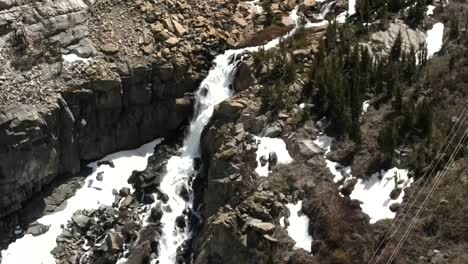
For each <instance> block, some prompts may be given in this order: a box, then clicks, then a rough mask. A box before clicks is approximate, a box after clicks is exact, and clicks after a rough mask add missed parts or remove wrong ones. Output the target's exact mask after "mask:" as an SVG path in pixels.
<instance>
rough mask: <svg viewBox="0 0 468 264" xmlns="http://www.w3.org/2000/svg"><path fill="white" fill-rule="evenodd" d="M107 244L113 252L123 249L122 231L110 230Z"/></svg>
mask: <svg viewBox="0 0 468 264" xmlns="http://www.w3.org/2000/svg"><path fill="white" fill-rule="evenodd" d="M106 245H107V247H108V249H109V250H110V251H112V252H113V253H116V252H120V251H122V250H123V237H122V235H121V234H120V233H117V232H110V233H108V234H107V237H106Z"/></svg>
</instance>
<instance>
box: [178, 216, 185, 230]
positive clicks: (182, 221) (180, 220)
mask: <svg viewBox="0 0 468 264" xmlns="http://www.w3.org/2000/svg"><path fill="white" fill-rule="evenodd" d="M175 224H176V226H177V227H178V228H180V229H184V228H185V227H186V226H187V223H186V221H185V216H184V215H179V216H177V217H176V220H175Z"/></svg>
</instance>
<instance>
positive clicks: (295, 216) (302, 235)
mask: <svg viewBox="0 0 468 264" xmlns="http://www.w3.org/2000/svg"><path fill="white" fill-rule="evenodd" d="M286 207H288V209H289V212H290V215H289V218H288V221H289V226H288V227H287V228H286V230H287V231H288V234H289V236H290V237H291V238H292V239H293V240H294V241H296V245H295V247H296V248H302V249H305V250H307V251H309V252H310V249H311V244H312V240H313V238H312V236H311V235H310V234H309V221H310V220H309V218H308V217H307V216H306V215H305V214H302V212H301V209H302V201H298V202H297V203H296V204H292V203H288V204H286ZM280 223H281V224H282V226H283V227H284V226H285V224H284V218H283V217H282V218H281V219H280Z"/></svg>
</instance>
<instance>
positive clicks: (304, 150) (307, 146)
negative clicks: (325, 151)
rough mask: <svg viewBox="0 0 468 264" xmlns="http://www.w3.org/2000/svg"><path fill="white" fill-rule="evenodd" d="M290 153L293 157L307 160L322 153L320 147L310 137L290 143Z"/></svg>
mask: <svg viewBox="0 0 468 264" xmlns="http://www.w3.org/2000/svg"><path fill="white" fill-rule="evenodd" d="M290 153H291V154H292V156H293V157H294V158H295V159H299V160H309V159H311V158H312V157H314V156H316V155H322V154H321V153H322V149H321V148H320V147H319V146H317V144H315V143H314V141H312V140H310V139H299V140H297V141H296V142H294V143H292V144H291V149H290Z"/></svg>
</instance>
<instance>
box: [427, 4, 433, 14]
mask: <svg viewBox="0 0 468 264" xmlns="http://www.w3.org/2000/svg"><path fill="white" fill-rule="evenodd" d="M434 9H435V6H433V5H428V6H427V13H426V14H427V15H428V16H430V15H433V14H434Z"/></svg>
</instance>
